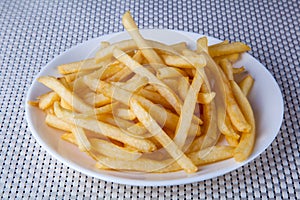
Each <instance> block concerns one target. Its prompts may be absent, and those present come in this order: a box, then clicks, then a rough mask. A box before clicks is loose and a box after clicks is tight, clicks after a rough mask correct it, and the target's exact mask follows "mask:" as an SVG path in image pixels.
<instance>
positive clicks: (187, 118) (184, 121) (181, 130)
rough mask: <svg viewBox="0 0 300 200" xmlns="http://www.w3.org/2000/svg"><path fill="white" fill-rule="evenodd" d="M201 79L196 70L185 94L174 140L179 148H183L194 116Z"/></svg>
mask: <svg viewBox="0 0 300 200" xmlns="http://www.w3.org/2000/svg"><path fill="white" fill-rule="evenodd" d="M202 83H203V79H202V78H201V74H200V72H198V71H196V75H195V78H194V80H193V82H192V84H191V86H190V88H189V90H188V93H187V96H186V98H185V100H184V103H183V106H182V109H181V114H180V117H179V121H178V123H177V127H176V131H175V137H174V138H173V140H174V142H175V143H176V144H177V145H178V147H179V148H181V149H182V148H183V146H184V145H185V142H186V138H187V136H188V130H189V127H190V126H191V123H192V118H193V116H194V111H195V108H196V102H197V98H198V93H199V91H200V88H201V85H202Z"/></svg>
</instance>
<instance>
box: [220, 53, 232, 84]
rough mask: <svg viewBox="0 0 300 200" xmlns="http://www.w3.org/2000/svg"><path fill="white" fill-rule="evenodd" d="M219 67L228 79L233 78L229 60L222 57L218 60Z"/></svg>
mask: <svg viewBox="0 0 300 200" xmlns="http://www.w3.org/2000/svg"><path fill="white" fill-rule="evenodd" d="M219 64H220V67H221V69H222V70H223V72H224V74H225V75H226V77H227V79H228V80H233V71H232V64H231V62H230V61H229V60H227V59H226V58H225V59H222V60H221V61H220V63H219Z"/></svg>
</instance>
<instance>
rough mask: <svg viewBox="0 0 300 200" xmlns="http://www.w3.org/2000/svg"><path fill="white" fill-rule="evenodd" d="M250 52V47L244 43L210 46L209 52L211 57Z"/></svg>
mask: <svg viewBox="0 0 300 200" xmlns="http://www.w3.org/2000/svg"><path fill="white" fill-rule="evenodd" d="M249 50H250V47H249V46H247V45H246V44H244V43H242V42H233V43H228V44H223V45H218V46H210V47H209V48H208V52H209V55H210V56H211V57H216V56H223V55H230V54H236V53H243V52H246V51H249Z"/></svg>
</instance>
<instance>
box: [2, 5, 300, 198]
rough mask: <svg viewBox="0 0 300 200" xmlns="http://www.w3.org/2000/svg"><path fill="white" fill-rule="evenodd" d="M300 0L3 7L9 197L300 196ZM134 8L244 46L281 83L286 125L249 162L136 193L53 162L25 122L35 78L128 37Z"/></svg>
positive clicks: (143, 20) (149, 22)
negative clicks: (126, 16)
mask: <svg viewBox="0 0 300 200" xmlns="http://www.w3.org/2000/svg"><path fill="white" fill-rule="evenodd" d="M299 2H300V1H298V0H290V1H277V0H269V1H266V0H265V1H225V0H221V1H220V2H217V1H214V2H209V1H195V0H188V1H170V0H154V1H151V2H150V1H149V2H147V1H145V2H139V1H129V0H128V1H119V0H118V1H111V2H110V1H106V0H102V1H99V2H95V1H86V2H82V1H76V0H75V1H74V2H71V1H67V0H64V1H48V0H47V1H30V0H27V1H0V10H1V12H0V25H1V26H0V36H1V37H0V42H1V43H0V63H1V69H0V70H1V74H0V86H1V87H0V106H1V109H0V124H1V129H0V133H1V134H0V146H1V151H0V169H1V170H0V173H1V175H0V196H2V198H3V199H8V198H16V199H21V198H30V199H41V198H45V199H49V198H51V199H69V198H72V199H82V198H96V197H98V198H100V199H102V198H106V199H116V198H120V199H132V198H133V199H136V198H146V199H191V198H198V197H200V198H201V197H207V198H218V199H219V198H223V199H225V198H226V199H227V198H233V197H237V198H250V197H254V198H259V199H266V198H268V199H269V198H275V197H279V198H286V199H299V198H300V184H299V171H300V169H299V163H300V160H299V143H300V139H299V138H300V131H299V121H300V108H299V96H300V86H299V74H300V67H299V60H300V55H299V52H300V51H299V46H300V45H299V38H300V32H299V19H300V11H299V8H300V3H299ZM126 10H130V11H131V12H132V14H133V16H134V18H135V20H136V21H137V23H138V25H139V27H140V28H167V29H176V30H184V31H189V32H195V33H201V34H206V35H210V36H213V37H216V38H220V39H222V40H223V39H229V40H232V41H236V40H239V41H243V42H245V43H247V44H249V45H250V46H251V47H252V50H251V52H250V53H251V55H253V56H254V57H255V58H257V59H258V60H259V61H260V62H261V63H262V64H263V65H265V66H266V68H267V69H268V70H269V71H270V72H271V74H272V75H273V76H274V77H275V79H276V81H277V83H278V84H279V86H280V89H281V91H282V93H283V98H284V109H285V112H284V121H283V123H282V126H281V129H280V131H279V133H278V136H277V137H276V139H275V140H274V141H273V143H272V144H271V146H270V147H269V148H267V150H266V151H264V152H263V153H262V154H261V155H260V156H259V157H257V158H256V159H255V160H253V161H252V162H250V163H249V164H247V165H245V166H244V167H241V168H239V169H237V170H234V171H232V172H230V173H227V174H225V175H223V176H219V177H217V178H213V179H209V180H206V181H201V182H196V183H192V184H186V185H175V186H165V187H135V186H129V185H120V184H117V183H111V182H106V181H102V180H99V179H95V178H92V177H89V176H86V175H84V174H82V173H79V172H77V171H75V170H73V169H71V168H69V167H67V166H66V165H64V164H62V163H60V162H59V161H57V160H56V159H54V158H53V157H52V156H50V155H49V154H48V153H47V152H46V151H45V150H44V149H43V148H42V147H41V146H40V145H39V144H38V143H37V142H36V140H35V139H34V138H33V136H32V135H31V132H30V130H29V128H28V124H27V122H26V119H25V111H24V105H25V96H26V93H27V90H28V88H29V87H30V85H31V83H32V81H33V78H34V77H35V76H36V75H37V73H38V72H39V71H40V70H41V69H42V68H43V66H45V65H46V64H47V63H48V62H49V61H51V60H52V59H53V58H54V57H55V56H57V55H59V54H61V53H62V52H64V51H65V50H67V49H69V48H71V47H72V46H74V45H76V44H78V43H81V42H84V41H86V40H89V39H92V38H96V37H99V36H102V35H105V34H109V33H113V32H118V31H122V30H124V29H123V26H122V24H121V22H120V18H121V16H122V14H123V13H124V12H125V11H126Z"/></svg>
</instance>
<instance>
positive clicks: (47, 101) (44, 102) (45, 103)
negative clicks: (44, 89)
mask: <svg viewBox="0 0 300 200" xmlns="http://www.w3.org/2000/svg"><path fill="white" fill-rule="evenodd" d="M38 100H39V101H38V106H39V108H40V109H42V110H45V109H46V108H49V107H50V106H52V105H53V103H54V102H55V101H59V100H60V97H59V96H58V94H57V93H56V92H53V91H52V92H48V93H46V94H43V95H41V96H39V97H38Z"/></svg>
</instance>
